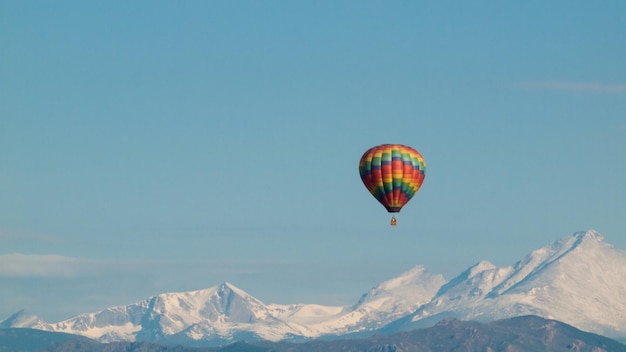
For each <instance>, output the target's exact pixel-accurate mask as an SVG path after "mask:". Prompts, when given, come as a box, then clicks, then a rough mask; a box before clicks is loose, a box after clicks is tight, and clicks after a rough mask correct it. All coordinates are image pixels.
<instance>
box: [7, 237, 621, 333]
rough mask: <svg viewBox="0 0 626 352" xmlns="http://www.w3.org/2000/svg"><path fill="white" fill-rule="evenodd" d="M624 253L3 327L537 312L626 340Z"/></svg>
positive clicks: (390, 328) (316, 328) (361, 325)
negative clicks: (275, 299)
mask: <svg viewBox="0 0 626 352" xmlns="http://www.w3.org/2000/svg"><path fill="white" fill-rule="evenodd" d="M624 297H626V252H624V251H622V250H619V249H616V248H613V246H611V245H610V244H607V243H605V242H604V238H603V237H602V236H601V235H600V234H598V233H597V232H595V231H587V232H581V233H576V234H574V235H573V236H567V237H564V238H562V239H560V240H559V241H557V242H555V243H553V244H551V245H549V246H547V247H544V248H541V249H538V250H535V251H533V252H532V253H530V254H529V255H527V256H526V257H525V258H523V259H522V260H520V261H519V262H517V263H516V264H515V265H513V266H507V267H496V266H495V265H493V264H491V263H489V262H487V261H481V262H479V263H477V264H476V265H473V266H471V267H470V268H468V269H467V270H465V271H464V272H463V273H461V274H460V275H458V276H457V277H456V278H454V279H452V280H451V281H449V282H446V281H445V280H444V278H443V276H441V275H438V274H432V273H429V272H428V271H427V270H426V269H425V268H424V267H422V266H416V267H415V268H412V269H411V270H409V271H407V272H405V273H403V274H401V275H399V276H398V277H396V278H393V279H391V280H388V281H385V282H383V283H381V284H379V285H378V286H376V287H374V288H373V289H372V290H370V291H369V292H368V293H366V294H364V295H363V296H362V297H361V299H360V300H359V301H358V302H357V303H356V304H354V305H353V306H334V307H329V306H322V305H317V304H293V305H280V304H269V305H266V304H264V303H263V302H261V301H260V300H258V299H256V298H254V297H253V296H251V295H249V294H248V293H246V292H244V291H243V290H241V289H239V288H237V287H235V286H233V285H232V284H230V283H223V284H221V285H219V286H215V287H211V288H208V289H204V290H198V291H191V292H182V293H165V294H160V295H157V296H154V297H150V298H147V299H146V300H143V301H141V302H138V303H135V304H131V305H127V306H119V307H113V308H108V309H105V310H103V311H100V312H97V313H89V314H83V315H79V316H77V317H74V318H71V319H68V320H65V321H62V322H59V323H55V324H48V323H46V322H44V321H43V320H41V319H39V318H37V317H34V316H31V315H28V314H27V313H24V312H18V313H16V314H15V315H13V316H11V317H10V318H9V319H7V320H5V321H4V322H1V323H0V327H31V328H36V329H41V330H49V331H60V332H66V333H72V334H79V335H83V336H87V337H91V338H95V339H97V340H99V341H116V340H130V341H133V340H143V341H155V342H162V343H176V344H198V345H215V344H223V343H229V342H233V341H236V340H242V339H245V340H248V341H253V340H258V339H266V340H272V341H277V340H283V339H291V340H301V339H309V338H316V337H320V336H324V335H327V336H330V335H334V336H338V335H345V334H350V333H357V332H372V331H374V330H379V331H384V332H396V331H401V330H408V329H411V328H414V327H424V326H432V325H434V324H435V323H437V322H438V321H440V320H441V319H443V318H447V317H455V318H459V319H463V320H478V321H484V322H486V321H492V320H496V319H503V318H508V317H515V316H521V315H529V314H532V315H538V316H541V317H544V318H549V319H555V320H560V321H563V322H565V323H567V324H571V325H573V326H576V327H578V328H580V329H582V330H587V331H591V332H595V333H599V334H602V335H606V336H609V337H613V338H626V299H624Z"/></svg>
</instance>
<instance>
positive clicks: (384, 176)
mask: <svg viewBox="0 0 626 352" xmlns="http://www.w3.org/2000/svg"><path fill="white" fill-rule="evenodd" d="M359 173H360V175H361V180H362V181H363V184H364V185H365V187H366V188H367V190H368V191H369V192H370V193H371V194H372V195H373V196H374V198H376V199H377V200H378V201H379V202H380V203H381V204H382V205H383V206H384V207H385V209H387V211H388V212H390V213H398V212H400V210H401V209H402V207H403V206H404V205H405V204H406V203H407V202H408V201H409V200H410V199H411V198H412V197H413V196H414V195H415V193H416V192H417V191H418V190H419V189H420V187H421V186H422V182H424V175H425V173H426V163H425V162H424V158H423V157H422V155H421V154H420V153H419V152H418V151H417V150H415V149H413V148H411V147H408V146H405V145H402V144H382V145H379V146H376V147H373V148H370V149H368V150H367V151H366V152H365V153H364V154H363V156H362V157H361V161H360V162H359ZM391 224H392V225H395V224H396V219H395V217H392V219H391Z"/></svg>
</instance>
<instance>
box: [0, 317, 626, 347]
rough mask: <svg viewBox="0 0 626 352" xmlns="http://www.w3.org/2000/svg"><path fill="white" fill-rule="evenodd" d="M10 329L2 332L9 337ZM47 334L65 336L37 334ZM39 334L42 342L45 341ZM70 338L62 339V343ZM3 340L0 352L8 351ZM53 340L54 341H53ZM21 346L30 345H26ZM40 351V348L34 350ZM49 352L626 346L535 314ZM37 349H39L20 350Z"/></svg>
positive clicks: (25, 332) (26, 333) (72, 343)
mask: <svg viewBox="0 0 626 352" xmlns="http://www.w3.org/2000/svg"><path fill="white" fill-rule="evenodd" d="M9 330H10V331H9V334H11V335H12V336H13V340H14V342H15V341H17V340H19V338H18V339H17V340H16V338H17V337H18V336H20V334H22V335H21V337H22V339H32V338H33V336H34V335H33V331H34V330H30V329H9ZM6 332H7V330H0V336H3V335H2V333H6ZM36 334H45V336H48V337H49V336H54V335H57V334H59V335H65V334H60V333H50V332H43V331H40V332H37V333H36ZM41 336H43V335H39V337H37V339H38V340H41V339H40V337H41ZM65 338H67V336H63V338H62V339H65ZM2 341H3V340H0V351H2V350H3V348H4V350H7V351H8V350H11V351H14V350H13V349H6V348H7V347H6V345H5V343H4V342H2ZM51 341H53V340H52V339H49V340H48V342H51ZM23 342H24V341H22V344H21V345H20V346H26V344H24V343H23ZM34 347H39V348H41V345H40V344H39V346H34ZM45 347H47V348H45V349H44V351H48V352H69V351H72V352H112V351H142V352H201V351H204V352H239V351H241V352H320V351H324V352H349V351H367V352H394V351H395V352H402V351H404V352H407V351H411V352H433V351H436V352H452V351H463V352H474V351H476V352H479V351H480V352H483V351H494V352H495V351H508V352H525V351H529V352H541V351H551V352H571V351H578V352H626V345H624V344H621V343H619V342H617V341H615V340H611V339H609V338H606V337H603V336H600V335H596V334H592V333H588V332H584V331H581V330H578V329H576V328H574V327H572V326H570V325H567V324H564V323H561V322H558V321H555V320H549V319H544V318H540V317H536V316H523V317H516V318H511V319H503V320H498V321H494V322H490V323H478V322H471V321H470V322H468V321H461V320H457V319H447V320H443V321H441V322H439V323H438V324H437V325H435V326H433V327H430V328H423V329H416V330H413V331H408V332H400V333H396V334H391V335H374V336H371V337H368V338H363V339H342V340H334V341H321V340H314V341H310V342H304V343H294V342H270V341H260V342H255V343H248V342H243V341H242V342H237V343H234V344H230V345H227V346H224V347H203V348H200V347H197V348H194V347H183V346H163V345H158V344H155V343H151V342H125V341H124V342H111V343H100V342H97V341H94V340H88V339H84V338H77V337H75V338H73V339H69V340H65V341H62V342H60V343H56V344H50V345H48V346H45ZM21 350H23V351H36V349H21Z"/></svg>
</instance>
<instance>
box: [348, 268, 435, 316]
mask: <svg viewBox="0 0 626 352" xmlns="http://www.w3.org/2000/svg"><path fill="white" fill-rule="evenodd" d="M445 282H446V280H445V279H444V278H443V276H442V275H440V274H432V273H430V272H428V271H427V270H426V268H424V267H423V266H421V265H418V266H416V267H414V268H413V269H411V270H408V271H406V272H404V273H402V274H400V275H399V276H397V277H395V278H393V279H391V280H387V281H385V282H382V283H380V284H379V285H378V286H376V287H374V288H373V289H371V290H370V291H369V292H368V293H366V294H364V295H363V296H362V297H361V299H360V300H359V302H358V303H357V305H356V306H357V307H363V306H369V307H371V308H374V309H377V310H380V309H389V308H394V307H389V303H391V302H393V304H394V305H396V307H395V308H398V307H397V305H398V303H404V305H405V306H406V307H413V308H417V307H418V306H419V305H422V304H424V303H427V302H428V301H430V299H431V298H432V297H433V296H434V294H435V293H436V292H437V290H438V289H439V287H441V285H443V284H444V283H445ZM400 297H402V299H401V300H398V298H400ZM399 301H400V302H399ZM385 303H387V304H385ZM406 307H405V308H406Z"/></svg>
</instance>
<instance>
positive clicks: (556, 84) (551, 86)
mask: <svg viewBox="0 0 626 352" xmlns="http://www.w3.org/2000/svg"><path fill="white" fill-rule="evenodd" d="M524 86H525V87H526V88H529V89H543V90H557V91H570V92H592V93H626V84H608V83H592V82H564V81H544V82H529V83H526V84H524Z"/></svg>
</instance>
